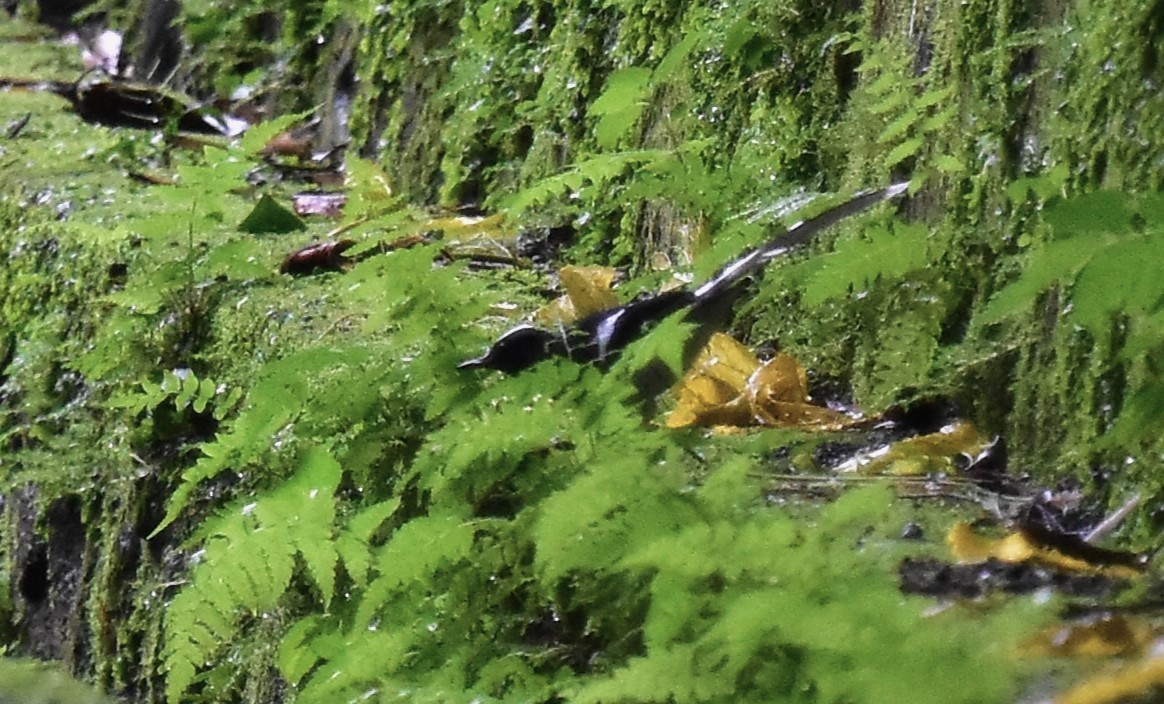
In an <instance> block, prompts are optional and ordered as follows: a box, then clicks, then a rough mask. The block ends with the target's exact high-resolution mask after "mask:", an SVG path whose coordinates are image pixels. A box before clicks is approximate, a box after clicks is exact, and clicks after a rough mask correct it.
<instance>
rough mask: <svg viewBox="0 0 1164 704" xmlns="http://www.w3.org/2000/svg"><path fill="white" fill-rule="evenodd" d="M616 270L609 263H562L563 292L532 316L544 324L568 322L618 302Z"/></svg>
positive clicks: (560, 277)
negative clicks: (584, 264)
mask: <svg viewBox="0 0 1164 704" xmlns="http://www.w3.org/2000/svg"><path fill="white" fill-rule="evenodd" d="M615 274H616V271H615V270H614V269H613V268H612V267H608V266H564V267H562V268H561V269H560V270H559V271H558V280H559V281H561V282H562V288H564V289H566V293H565V294H563V295H561V296H559V297H558V298H556V299H554V300H553V301H551V302H550V303H548V304H546V305H544V306H542V307H541V309H539V310H538V312H537V313H535V314H534V319H535V320H536V321H537V322H538V323H539V324H540V325H543V326H545V327H556V326H558V325H569V324H571V323H573V322H574V321H575V320H580V319H582V318H585V317H586V316H588V315H591V314H593V313H597V312H598V311H600V310H606V309H607V308H613V307H615V306H617V305H618V297H617V296H615V295H614V291H612V290H611V286H613V285H614V277H615Z"/></svg>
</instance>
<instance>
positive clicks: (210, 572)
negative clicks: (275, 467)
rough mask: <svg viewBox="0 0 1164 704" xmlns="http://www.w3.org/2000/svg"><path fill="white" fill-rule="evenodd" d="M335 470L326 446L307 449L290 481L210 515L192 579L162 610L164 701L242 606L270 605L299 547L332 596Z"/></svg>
mask: <svg viewBox="0 0 1164 704" xmlns="http://www.w3.org/2000/svg"><path fill="white" fill-rule="evenodd" d="M341 473H342V471H341V469H340V466H339V464H338V463H337V462H336V461H335V460H334V459H332V458H331V457H330V455H328V454H327V453H326V451H324V450H322V449H319V448H316V449H313V450H311V451H308V452H307V453H305V455H304V458H303V461H302V463H301V465H300V468H299V471H298V472H296V474H295V475H294V476H292V477H291V478H290V479H289V480H288V481H286V482H284V483H283V484H281V485H280V486H279V487H278V488H276V489H274V490H272V491H271V492H269V493H268V494H265V495H263V496H260V497H259V498H258V499H256V500H255V501H254V502H253V503H250V504H247V505H245V506H242V507H236V510H234V511H232V512H230V513H227V514H224V515H222V516H220V517H219V518H218V519H216V520H214V521H212V522H211V524H210V526H209V527H208V528H207V531H208V532H209V533H210V535H211V536H212V537H211V539H209V540H208V541H207V542H206V545H205V546H204V548H203V550H202V551H201V553H200V556H201V560H200V562H199V563H198V564H197V566H195V568H194V570H193V572H192V574H191V584H190V585H189V586H188V587H186V588H185V589H183V590H182V591H181V592H179V593H178V595H177V596H176V597H175V598H174V600H173V602H172V603H171V604H170V608H169V609H168V610H167V612H166V619H165V633H166V643H167V647H166V652H165V655H164V670H165V673H166V697H167V700H168V701H170V702H179V701H182V698H183V695H184V693H185V692H186V690H187V689H188V688H189V687H190V686H191V685H192V684H193V683H194V681H195V677H196V674H197V672H198V670H199V669H201V668H202V667H204V666H205V664H206V663H207V662H209V661H210V660H211V659H212V658H213V657H214V656H215V654H216V653H217V652H218V650H219V648H220V647H221V646H222V645H223V644H224V643H227V642H229V641H230V640H231V639H232V638H233V637H234V636H235V634H236V633H237V632H238V618H239V616H240V615H241V614H242V613H244V612H249V613H256V614H257V613H262V612H264V611H267V610H270V609H272V608H274V606H275V605H276V604H277V602H278V601H279V599H280V598H281V597H282V596H283V594H284V592H285V591H286V590H287V587H288V585H289V584H290V582H291V578H292V576H293V573H294V569H295V557H296V556H297V555H298V556H299V557H300V558H301V559H302V560H303V562H304V564H305V565H306V566H307V573H308V576H309V577H310V578H311V579H312V581H313V582H314V583H315V585H316V586H317V587H318V589H319V591H320V593H321V595H322V596H323V602H324V604H325V605H326V604H327V603H328V602H329V601H330V600H331V598H332V595H333V594H334V590H335V566H336V561H337V559H338V555H337V551H336V548H335V546H334V544H333V542H332V540H333V533H334V522H335V505H334V499H333V495H334V493H335V489H336V486H338V484H339V480H340V475H341Z"/></svg>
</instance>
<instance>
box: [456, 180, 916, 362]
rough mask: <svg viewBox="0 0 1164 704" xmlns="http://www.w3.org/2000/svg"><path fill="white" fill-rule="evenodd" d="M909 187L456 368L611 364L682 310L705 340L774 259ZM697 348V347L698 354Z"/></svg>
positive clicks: (502, 342) (506, 340)
mask: <svg viewBox="0 0 1164 704" xmlns="http://www.w3.org/2000/svg"><path fill="white" fill-rule="evenodd" d="M908 187H909V184H908V183H897V184H894V185H892V186H889V187H887V188H882V189H878V190H871V191H864V192H862V193H858V194H857V195H855V196H853V197H852V198H850V199H849V200H848V201H846V202H844V203H842V204H840V205H837V206H835V207H833V208H830V209H829V210H826V211H825V212H823V213H821V214H820V215H817V216H816V217H814V218H811V219H809V220H804V221H801V222H798V223H796V224H795V225H792V226H791V227H789V228H787V229H786V230H784V231H782V232H781V233H780V234H778V235H776V236H775V237H773V238H772V239H770V240H768V241H767V242H766V243H765V244H763V245H760V246H759V247H756V248H754V249H751V250H749V251H748V252H746V253H744V254H743V255H742V256H740V257H739V258H737V259H736V260H735V261H733V262H731V263H729V264H727V265H726V266H724V267H723V268H722V269H720V270H719V271H718V272H717V273H716V275H715V276H713V277H712V278H711V279H709V280H708V281H707V282H706V283H704V284H702V285H700V286H698V287H696V288H695V289H691V288H681V289H676V290H671V291H664V292H662V293H659V294H656V295H653V296H646V297H644V298H639V299H636V300H633V301H631V302H630V303H626V304H623V305H620V306H615V307H613V308H607V309H605V310H601V311H598V312H597V313H594V314H592V315H590V316H588V317H586V318H583V319H582V320H580V321H579V322H577V323H575V324H574V325H573V326H571V327H569V328H565V329H562V330H546V329H544V328H537V327H534V326H532V325H519V326H517V327H515V328H513V329H512V330H509V331H508V332H506V333H505V334H503V335H502V336H501V337H499V338H497V341H496V342H494V343H493V344H492V345H491V346H490V347H489V349H488V350H486V351H485V354H483V355H481V356H480V357H475V358H473V359H468V360H465V361H464V362H462V363H461V364H460V365H458V367H459V368H461V369H474V368H486V369H497V370H500V371H503V372H506V373H509V374H515V373H517V372H520V371H522V370H524V369H527V368H529V367H532V366H533V365H534V364H537V363H538V362H540V361H542V360H544V359H548V358H550V357H554V356H560V357H568V358H570V359H572V360H574V361H576V362H582V363H589V362H597V363H606V362H610V361H613V359H614V358H615V357H616V356H617V355H618V353H619V352H620V351H621V350H622V349H623V348H624V347H626V346H627V345H628V344H630V343H631V342H633V341H634V340H636V339H638V338H639V337H640V336H641V335H642V334H643V333H644V332H645V331H646V329H647V328H648V327H649V326H650V325H651V324H653V323H656V322H658V321H660V320H662V319H663V318H666V317H667V316H669V315H671V314H673V313H677V312H679V311H682V310H686V311H687V315H686V318H687V319H688V320H689V321H691V322H694V323H697V324H698V325H699V327H700V328H702V329H704V330H705V331H706V333H705V335H704V336H703V337H706V336H709V335H710V334H711V332H714V326H715V325H716V324H717V323H719V322H720V319H722V318H723V317H724V316H723V315H722V310H721V309H722V308H724V307H725V305H726V306H728V307H730V305H731V302H732V299H733V296H732V295H731V294H733V292H734V291H735V290H736V289H737V288H738V286H737V285H738V284H739V283H740V282H742V281H743V280H744V279H745V278H747V277H748V276H750V275H752V274H755V273H756V272H758V271H760V270H761V269H763V267H764V266H765V265H766V264H768V263H769V262H771V261H772V260H773V259H776V258H778V257H781V256H783V255H785V254H787V253H788V252H790V251H792V250H793V249H795V248H797V247H799V246H801V245H803V244H805V243H807V242H808V241H809V240H811V239H812V238H813V236H815V235H816V234H817V233H819V232H821V231H822V230H825V229H827V228H829V227H831V226H833V225H835V224H837V223H838V222H840V221H841V220H844V219H845V218H849V217H852V216H853V215H857V214H858V213H861V212H863V211H865V210H868V209H869V208H871V207H873V206H874V205H876V204H878V203H880V202H882V201H886V200H889V199H891V198H895V197H897V196H899V195H901V194H902V193H904V192H905V191H906V189H907V188H908ZM697 337H700V336H699V335H697ZM701 346H702V345H701V344H700V345H697V346H695V349H696V351H698V347H701Z"/></svg>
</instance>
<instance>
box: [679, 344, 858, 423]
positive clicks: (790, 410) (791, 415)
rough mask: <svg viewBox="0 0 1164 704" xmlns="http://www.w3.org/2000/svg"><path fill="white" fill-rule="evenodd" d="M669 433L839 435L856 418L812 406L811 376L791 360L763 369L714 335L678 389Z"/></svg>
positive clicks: (750, 356) (780, 359)
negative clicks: (721, 430) (762, 429)
mask: <svg viewBox="0 0 1164 704" xmlns="http://www.w3.org/2000/svg"><path fill="white" fill-rule="evenodd" d="M676 394H677V396H678V399H679V400H678V402H677V403H676V404H675V409H674V410H673V411H671V414H670V415H669V416H668V417H667V427H668V428H684V427H688V426H692V425H701V426H724V425H727V426H737V427H747V426H755V425H760V426H767V427H777V428H802V429H811V430H839V429H841V428H844V427H847V426H849V425H852V424H853V423H854V419H852V418H850V417H849V416H847V415H845V414H843V413H838V412H837V411H833V410H831V409H828V408H823V407H821V406H816V405H813V404H811V403H809V396H808V375H807V374H806V372H805V371H804V368H803V367H801V366H800V363H799V362H797V361H796V359H795V358H793V357H792V356H791V355H787V354H781V355H777V356H776V357H774V358H773V359H771V360H769V361H767V362H765V363H763V364H761V363H760V360H758V359H757V358H756V356H755V355H753V354H752V353H751V352H750V351H749V350H748V349H747V348H746V347H744V346H743V345H741V344H740V343H738V342H736V341H735V340H733V339H732V338H730V337H728V336H727V335H724V334H723V333H716V334H714V335H712V337H711V340H709V341H708V344H707V346H706V347H705V348H704V349H703V351H702V352H700V353H699V356H698V357H697V358H696V360H695V364H694V365H693V366H692V368H691V370H690V371H689V372H687V375H686V376H684V378H683V380H682V381H681V382H680V383H679V386H678V388H677V390H676Z"/></svg>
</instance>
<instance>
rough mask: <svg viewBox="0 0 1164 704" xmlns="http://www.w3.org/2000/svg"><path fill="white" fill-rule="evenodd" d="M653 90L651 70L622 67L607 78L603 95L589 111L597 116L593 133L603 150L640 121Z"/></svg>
mask: <svg viewBox="0 0 1164 704" xmlns="http://www.w3.org/2000/svg"><path fill="white" fill-rule="evenodd" d="M650 90H651V71H650V70H649V69H646V68H641V67H637V66H632V67H629V68H624V69H619V70H618V71H615V72H614V73H612V74H610V77H609V78H607V79H606V87H605V88H604V89H603V91H602V94H601V95H599V96H598V98H597V99H596V100H595V101H594V102H593V103H592V104H591V105H590V114H592V115H598V116H599V120H598V125H597V126H596V127H595V132H594V136H595V139H596V140H597V141H598V145H599V146H600V147H603V148H604V149H611V148H613V147H614V146H615V145H616V144H618V142H619V141H620V140H621V139H622V138H623V137H625V136H626V135H627V133H628V132H629V131H630V128H631V127H633V126H634V124H635V123H636V122H638V119H639V116H640V115H642V113H643V109H644V108H645V107H646V102H645V100H646V97H647V94H648V93H649V92H650Z"/></svg>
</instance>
